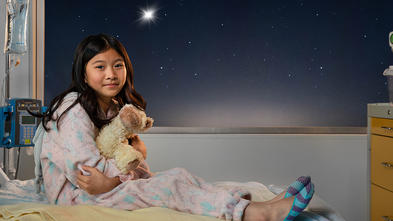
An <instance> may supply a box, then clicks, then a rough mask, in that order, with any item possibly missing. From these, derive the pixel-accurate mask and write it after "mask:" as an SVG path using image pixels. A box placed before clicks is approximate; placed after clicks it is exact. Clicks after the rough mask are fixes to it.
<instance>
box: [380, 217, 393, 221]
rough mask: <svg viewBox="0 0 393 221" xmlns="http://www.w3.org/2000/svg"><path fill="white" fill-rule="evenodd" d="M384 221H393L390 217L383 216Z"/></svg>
mask: <svg viewBox="0 0 393 221" xmlns="http://www.w3.org/2000/svg"><path fill="white" fill-rule="evenodd" d="M382 219H383V220H385V221H393V220H392V219H390V218H389V217H388V216H382Z"/></svg>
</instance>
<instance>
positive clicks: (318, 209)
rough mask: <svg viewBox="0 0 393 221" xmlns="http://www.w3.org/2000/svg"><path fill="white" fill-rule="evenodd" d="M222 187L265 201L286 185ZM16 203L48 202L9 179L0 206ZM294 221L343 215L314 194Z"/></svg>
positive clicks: (335, 220) (0, 191)
mask: <svg viewBox="0 0 393 221" xmlns="http://www.w3.org/2000/svg"><path fill="white" fill-rule="evenodd" d="M215 185H217V186H220V187H222V188H228V189H229V188H232V187H234V186H237V187H239V186H240V187H243V188H245V189H247V190H248V191H250V192H251V195H252V197H253V200H255V201H266V200H269V199H271V198H273V197H274V196H275V194H278V193H280V192H282V191H284V190H285V189H286V186H278V185H268V186H265V185H263V184H261V183H258V182H248V183H240V182H217V183H215ZM18 203H41V204H49V202H48V200H47V199H46V196H45V194H44V193H39V194H37V193H36V192H35V188H34V180H33V179H32V180H25V181H21V180H10V181H8V182H6V183H5V184H3V185H2V186H1V187H0V206H1V205H10V204H18ZM295 221H345V220H344V219H343V217H342V216H341V215H340V214H339V213H338V212H337V211H335V210H334V209H333V207H331V206H330V205H328V204H327V203H326V202H325V201H324V200H322V199H321V198H319V197H318V196H317V195H314V197H313V199H312V200H311V202H310V205H309V207H308V208H307V210H306V211H305V212H303V213H302V214H301V215H300V216H299V217H297V218H296V219H295Z"/></svg>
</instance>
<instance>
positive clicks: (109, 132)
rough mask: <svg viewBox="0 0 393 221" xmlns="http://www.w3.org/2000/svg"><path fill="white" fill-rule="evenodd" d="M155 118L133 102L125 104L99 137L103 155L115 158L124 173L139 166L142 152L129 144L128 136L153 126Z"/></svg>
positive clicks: (99, 146)
mask: <svg viewBox="0 0 393 221" xmlns="http://www.w3.org/2000/svg"><path fill="white" fill-rule="evenodd" d="M153 122H154V120H153V119H152V118H150V117H146V114H145V112H143V111H142V110H139V109H138V108H136V107H134V106H133V105H132V104H126V105H124V106H123V107H122V108H121V110H120V112H119V114H118V115H117V116H116V117H115V118H113V120H112V122H111V123H109V124H108V125H106V126H105V127H103V128H102V129H101V131H100V132H99V134H98V136H97V138H96V144H97V148H98V149H99V150H100V153H101V155H103V156H104V157H106V158H113V159H114V160H115V163H116V166H117V168H118V169H119V170H120V171H121V173H123V174H127V173H129V172H130V171H131V170H133V169H135V168H136V167H138V165H139V163H140V162H141V160H142V159H143V156H142V154H141V153H140V152H139V151H137V150H135V149H134V148H133V147H132V146H131V145H129V144H128V138H130V137H131V136H132V135H133V134H137V133H140V132H143V131H146V130H147V129H149V128H151V127H152V126H153Z"/></svg>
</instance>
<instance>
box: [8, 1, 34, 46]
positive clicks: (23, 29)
mask: <svg viewBox="0 0 393 221" xmlns="http://www.w3.org/2000/svg"><path fill="white" fill-rule="evenodd" d="M6 7H7V16H6V19H7V21H6V31H5V41H4V43H5V46H4V52H9V53H12V54H23V53H26V52H27V49H28V47H27V33H28V31H27V22H28V19H27V18H28V15H29V0H7V5H6Z"/></svg>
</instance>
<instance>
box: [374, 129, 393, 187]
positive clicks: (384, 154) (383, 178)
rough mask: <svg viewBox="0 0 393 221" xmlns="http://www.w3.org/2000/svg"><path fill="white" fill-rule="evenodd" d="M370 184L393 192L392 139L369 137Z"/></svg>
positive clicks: (376, 136) (377, 136)
mask: <svg viewBox="0 0 393 221" xmlns="http://www.w3.org/2000/svg"><path fill="white" fill-rule="evenodd" d="M370 155H371V182H372V183H375V184H378V185H379V186H382V187H384V188H386V189H388V190H391V191H393V138H391V137H384V136H379V135H371V153H370Z"/></svg>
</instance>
